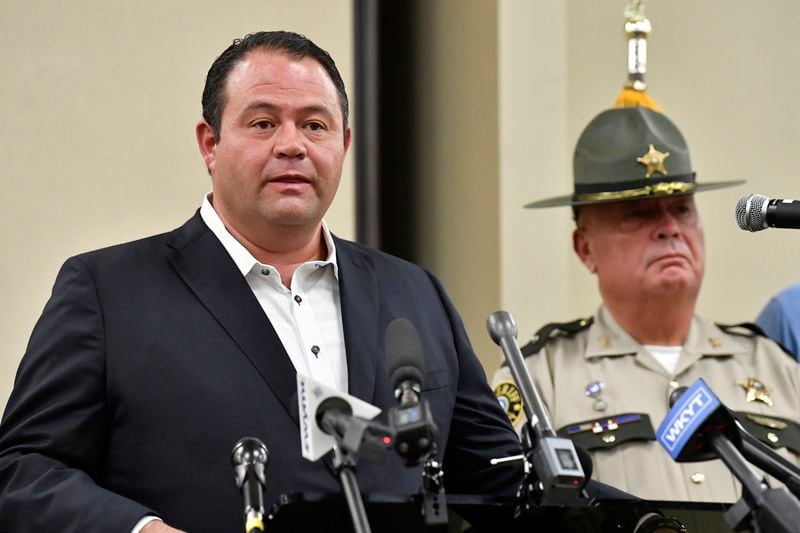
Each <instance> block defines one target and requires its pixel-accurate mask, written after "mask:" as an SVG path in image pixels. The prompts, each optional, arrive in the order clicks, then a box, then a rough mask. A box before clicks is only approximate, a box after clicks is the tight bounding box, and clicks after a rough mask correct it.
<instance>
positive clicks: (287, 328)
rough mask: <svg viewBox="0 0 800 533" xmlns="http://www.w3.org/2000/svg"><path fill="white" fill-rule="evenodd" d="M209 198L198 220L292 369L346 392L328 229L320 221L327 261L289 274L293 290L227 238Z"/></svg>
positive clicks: (333, 251) (311, 263) (339, 309)
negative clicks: (226, 259) (223, 253)
mask: <svg viewBox="0 0 800 533" xmlns="http://www.w3.org/2000/svg"><path fill="white" fill-rule="evenodd" d="M210 199H211V195H210V194H209V195H207V196H206V197H205V198H204V199H203V205H202V207H201V208H200V216H201V217H202V218H203V221H204V222H205V223H206V225H207V226H208V227H209V229H210V230H211V231H212V232H214V235H216V236H217V238H218V239H219V241H220V242H221V243H222V245H223V246H224V247H225V250H227V252H228V254H229V255H230V256H231V259H233V262H234V263H236V266H237V268H238V269H239V271H240V272H241V273H242V275H243V276H244V278H245V280H246V281H247V284H248V285H250V288H251V289H252V290H253V294H254V295H255V297H256V299H257V300H258V303H259V304H260V305H261V308H262V309H263V310H264V314H265V315H266V316H267V318H269V321H270V322H271V323H272V327H273V328H275V332H276V333H277V334H278V337H279V338H280V340H281V343H282V344H283V347H284V348H285V349H286V353H287V354H289V359H291V361H292V364H293V365H294V368H295V370H296V371H297V372H299V373H300V374H303V375H306V376H310V377H311V378H313V379H315V380H317V381H321V382H322V383H325V384H326V385H330V386H331V387H335V388H336V389H338V390H340V391H342V392H347V358H346V355H345V345H344V330H343V328H342V306H341V300H340V297H339V267H338V264H337V262H336V247H335V246H334V243H333V238H332V237H331V233H330V231H329V230H328V226H327V225H326V224H325V222H324V221H323V222H322V236H323V239H324V240H325V245H326V246H327V248H328V257H327V258H326V259H325V260H324V261H323V260H320V261H308V262H306V263H303V264H302V265H300V266H299V267H298V268H297V270H295V272H294V275H292V284H291V287H290V288H287V287H286V286H285V285H284V284H283V282H282V280H281V276H280V273H279V272H278V270H277V269H276V268H275V267H274V266H271V265H267V264H264V263H260V262H259V261H257V260H256V258H254V257H253V255H252V254H251V253H250V252H248V251H247V249H246V248H245V247H244V246H242V244H241V243H240V242H239V241H237V240H236V239H235V238H234V237H233V235H231V234H230V232H229V231H228V230H227V229H226V228H225V225H224V224H223V223H222V220H221V219H220V218H219V215H217V212H216V211H214V208H213V207H212V204H211V201H209V200H210ZM274 356H276V357H277V354H275V355H274Z"/></svg>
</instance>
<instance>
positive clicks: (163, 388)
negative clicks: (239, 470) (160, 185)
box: [0, 214, 520, 533]
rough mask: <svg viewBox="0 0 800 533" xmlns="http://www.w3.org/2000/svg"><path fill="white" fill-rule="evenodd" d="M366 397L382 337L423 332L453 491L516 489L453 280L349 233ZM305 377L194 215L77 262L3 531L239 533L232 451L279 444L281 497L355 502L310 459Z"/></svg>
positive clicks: (58, 289)
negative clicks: (302, 398) (447, 286)
mask: <svg viewBox="0 0 800 533" xmlns="http://www.w3.org/2000/svg"><path fill="white" fill-rule="evenodd" d="M336 247H337V256H338V261H339V273H340V287H341V306H342V317H343V323H344V335H345V343H346V350H347V371H348V376H349V384H350V393H351V394H353V395H355V396H358V397H360V398H362V399H364V400H366V401H368V402H370V403H373V404H375V405H377V406H378V407H380V408H382V409H386V408H388V407H391V406H393V405H396V401H395V399H394V397H393V395H392V392H391V391H390V390H389V389H390V388H389V386H388V384H387V380H388V378H387V376H386V370H385V367H384V357H383V351H384V348H383V342H384V341H383V334H384V331H385V330H386V326H387V325H388V324H389V322H391V321H392V320H393V319H395V318H400V317H404V318H408V319H409V320H411V321H412V322H413V323H414V325H415V326H416V327H417V329H418V331H419V334H420V337H421V341H422V347H423V351H424V354H425V365H426V374H427V375H426V389H427V390H425V391H424V393H423V394H424V397H425V398H426V399H427V400H428V401H429V402H430V404H431V408H432V411H433V413H434V417H435V420H436V423H437V425H438V428H439V437H438V448H439V455H440V457H443V462H444V469H445V473H446V481H445V484H446V489H447V490H448V492H450V493H456V492H459V493H465V492H466V493H477V492H487V493H498V492H505V493H508V492H510V491H512V492H513V490H514V489H515V488H516V484H517V483H518V482H519V475H520V472H519V470H518V469H517V468H514V467H511V468H509V467H493V468H489V467H488V459H489V458H491V457H496V456H504V455H507V454H511V453H518V451H519V447H518V446H519V445H518V441H517V439H516V435H515V434H514V432H513V430H512V429H511V427H510V426H509V424H508V421H507V420H506V417H505V415H504V414H503V412H502V411H501V410H500V408H499V405H498V403H497V401H496V400H495V398H494V396H493V395H492V393H491V391H490V389H489V386H488V385H487V383H486V381H485V375H484V373H483V370H482V368H481V367H480V365H479V363H478V361H477V359H476V358H475V355H474V353H473V351H472V349H471V347H470V345H469V342H468V340H467V336H466V334H465V331H464V327H463V325H462V323H461V320H460V318H459V316H458V314H457V313H456V311H455V309H454V308H453V306H452V304H451V303H450V301H449V300H448V298H447V296H446V295H445V293H444V291H443V290H442V287H441V286H440V285H439V283H438V282H437V280H436V279H435V278H433V276H431V275H430V274H429V273H427V272H426V271H424V270H422V269H421V268H419V267H416V266H414V265H412V264H410V263H407V262H405V261H402V260H400V259H397V258H394V257H391V256H389V255H386V254H383V253H380V252H377V251H375V250H372V249H369V248H366V247H363V246H360V245H358V244H355V243H351V242H347V241H342V240H339V239H337V240H336ZM295 388H296V385H295V371H294V368H293V366H292V364H291V362H290V360H289V358H288V356H287V354H286V352H285V350H284V348H283V346H282V344H281V342H280V340H279V339H278V336H277V335H276V333H275V331H274V330H273V328H272V325H271V324H270V322H269V320H267V318H266V317H265V315H264V313H263V311H262V309H261V308H260V306H259V304H258V302H257V301H256V299H255V296H254V295H253V293H252V291H251V290H250V288H249V286H248V285H247V282H246V281H245V279H244V278H243V277H242V275H241V274H240V273H239V271H238V270H237V269H236V267H235V265H234V263H233V261H232V260H231V259H230V257H229V256H228V254H227V252H226V251H225V249H224V248H223V246H222V245H221V244H220V242H219V241H218V240H217V238H216V237H215V236H214V234H213V233H212V232H211V231H210V230H209V229H208V228H207V227H206V225H205V224H204V223H203V221H202V219H201V218H200V216H199V214H196V215H195V216H194V217H193V218H192V219H190V220H189V221H188V222H187V223H186V224H185V225H183V226H182V227H181V228H179V229H177V230H175V231H173V232H170V233H166V234H163V235H158V236H155V237H151V238H148V239H144V240H140V241H136V242H133V243H128V244H124V245H119V246H114V247H111V248H107V249H103V250H99V251H95V252H90V253H87V254H83V255H80V256H77V257H74V258H71V259H69V260H68V261H67V262H66V263H65V264H64V266H63V267H62V269H61V272H60V273H59V275H58V278H57V280H56V283H55V287H54V289H53V294H52V297H51V298H50V300H49V302H48V303H47V306H46V307H45V309H44V312H43V314H42V316H41V318H40V320H39V322H38V323H37V325H36V327H35V329H34V331H33V334H32V336H31V340H30V343H29V345H28V349H27V352H26V354H25V356H24V358H23V360H22V362H21V364H20V368H19V371H18V374H17V377H16V381H15V386H14V390H13V392H12V394H11V398H10V400H9V403H8V405H7V409H6V412H5V414H4V417H3V421H2V425H0V490H2V495H1V496H0V531H13V532H15V533H20V532H25V531H45V530H57V531H61V532H64V533H66V532H73V531H74V532H82V533H85V532H91V531H102V532H117V531H118V532H122V533H127V532H128V531H129V530H130V529H131V527H132V526H133V525H134V524H135V522H136V521H137V520H138V519H139V518H141V517H142V516H143V515H145V514H147V513H153V514H158V515H160V516H162V517H163V518H164V520H165V521H166V522H167V523H169V524H171V525H173V526H175V527H179V528H182V529H186V530H188V531H190V532H204V531H207V532H209V533H211V532H213V533H220V532H227V531H240V530H241V528H242V525H243V522H242V509H243V506H242V498H241V496H240V494H239V493H238V490H237V488H236V486H235V483H234V475H233V470H232V467H231V464H230V453H231V449H232V447H233V444H234V443H235V442H236V441H237V440H238V439H239V438H241V437H243V436H254V437H258V438H259V439H261V440H262V441H264V443H265V444H266V445H267V448H268V449H269V451H270V456H269V462H268V465H267V471H266V493H265V502H267V505H268V506H269V504H270V503H272V502H273V501H275V499H276V498H277V496H278V495H279V494H281V493H288V492H296V491H303V492H340V487H339V483H338V480H337V478H336V477H335V475H334V473H333V471H332V470H331V468H330V466H329V462H328V463H326V462H324V461H319V462H316V463H312V462H309V461H307V460H305V459H303V458H302V456H301V453H300V436H299V429H298V421H297V409H296V408H293V406H292V403H293V402H294V401H295V398H296V395H295ZM358 474H359V475H358V478H359V483H360V487H361V489H362V492H364V493H390V494H404V495H406V494H411V493H415V492H416V491H417V490H418V489H419V485H420V471H419V469H411V468H407V467H404V466H402V464H401V462H400V460H399V459H398V458H396V457H394V456H392V457H390V460H389V461H388V463H387V464H385V465H382V466H378V465H371V464H368V463H366V462H363V461H362V462H361V463H360V464H359V466H358Z"/></svg>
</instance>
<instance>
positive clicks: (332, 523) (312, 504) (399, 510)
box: [265, 493, 731, 533]
mask: <svg viewBox="0 0 800 533" xmlns="http://www.w3.org/2000/svg"><path fill="white" fill-rule="evenodd" d="M515 503H516V500H515V499H513V498H494V497H491V496H483V495H481V496H473V495H458V494H448V495H447V507H448V511H449V518H450V520H449V524H448V525H446V526H439V527H428V526H426V525H425V520H424V517H423V516H422V512H421V509H422V500H421V497H419V496H417V495H413V496H410V497H408V498H402V497H399V496H386V495H364V505H365V508H366V511H367V516H368V518H369V522H370V525H371V527H372V530H373V531H375V532H376V533H378V532H380V533H416V532H460V531H468V532H472V533H490V532H491V533H495V532H498V531H502V532H503V533H508V532H520V533H521V532H525V533H531V532H535V531H556V532H558V533H606V532H607V533H625V532H632V531H633V530H634V528H635V526H636V523H637V522H638V519H639V518H640V517H641V516H644V515H645V514H647V513H649V512H653V511H660V512H661V513H662V514H663V515H664V516H665V517H669V518H676V519H678V520H679V521H680V522H681V523H683V524H684V525H685V526H686V529H687V531H689V533H693V532H696V533H728V532H730V531H731V529H730V528H729V527H728V526H727V525H726V523H725V520H724V518H723V513H724V512H725V511H726V510H727V509H728V507H730V505H728V504H714V503H692V502H653V501H644V500H633V501H627V500H595V501H593V502H592V504H591V506H566V505H542V506H537V507H533V508H531V509H530V510H529V511H528V512H526V513H524V514H522V515H520V516H515ZM265 526H266V528H265V529H266V531H269V532H270V533H288V532H295V531H352V522H351V519H350V514H349V512H348V510H347V504H346V502H345V500H344V497H343V496H341V495H328V494H318V493H303V494H299V493H295V494H287V495H281V496H280V498H279V499H278V501H277V502H276V503H275V505H274V506H273V508H272V510H271V511H270V512H269V513H268V517H267V521H266V523H265ZM465 527H466V529H465Z"/></svg>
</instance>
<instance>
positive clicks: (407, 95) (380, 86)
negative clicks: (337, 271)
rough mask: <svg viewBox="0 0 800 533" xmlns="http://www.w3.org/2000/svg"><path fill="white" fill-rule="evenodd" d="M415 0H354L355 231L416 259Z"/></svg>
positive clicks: (368, 241) (360, 236)
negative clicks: (414, 136) (414, 134)
mask: <svg viewBox="0 0 800 533" xmlns="http://www.w3.org/2000/svg"><path fill="white" fill-rule="evenodd" d="M414 5H415V2H410V1H403V2H397V1H379V0H354V2H353V7H354V31H355V39H354V42H355V71H356V74H355V79H356V87H355V105H356V109H355V115H356V118H355V134H356V135H357V136H358V139H357V142H356V152H355V156H356V161H355V168H356V234H357V238H358V240H359V241H360V242H363V243H364V244H368V245H370V246H374V247H376V248H380V249H382V250H384V251H386V252H389V253H391V254H394V255H398V256H400V257H404V258H406V259H409V260H412V261H413V260H415V259H416V251H415V242H416V239H415V235H416V232H417V226H418V224H417V222H416V210H415V199H416V190H417V187H416V180H417V176H415V173H414V168H415V164H414V161H415V150H414V138H413V135H412V134H413V131H414V123H413V116H414V113H413V105H414V93H415V85H414V80H415V74H414V68H415V67H414V64H413V61H412V58H413V57H414V54H413V53H412V52H413V50H414V49H413V46H414V35H413V24H412V21H413V17H414Z"/></svg>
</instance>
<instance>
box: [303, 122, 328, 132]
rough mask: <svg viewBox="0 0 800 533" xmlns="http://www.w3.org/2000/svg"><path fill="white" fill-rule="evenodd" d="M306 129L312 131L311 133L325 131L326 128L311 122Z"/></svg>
mask: <svg viewBox="0 0 800 533" xmlns="http://www.w3.org/2000/svg"><path fill="white" fill-rule="evenodd" d="M306 128H308V129H310V130H311V131H320V130H324V129H325V126H323V125H322V124H320V123H319V122H309V123H308V124H306Z"/></svg>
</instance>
